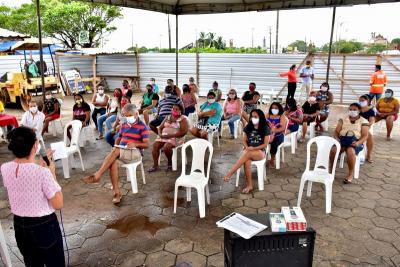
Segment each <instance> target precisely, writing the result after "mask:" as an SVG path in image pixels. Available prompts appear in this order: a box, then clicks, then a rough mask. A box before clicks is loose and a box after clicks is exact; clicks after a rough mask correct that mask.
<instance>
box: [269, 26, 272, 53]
mask: <svg viewBox="0 0 400 267" xmlns="http://www.w3.org/2000/svg"><path fill="white" fill-rule="evenodd" d="M268 29H269V53H270V54H272V27H271V26H269V27H268Z"/></svg>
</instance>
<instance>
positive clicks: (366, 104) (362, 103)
mask: <svg viewBox="0 0 400 267" xmlns="http://www.w3.org/2000/svg"><path fill="white" fill-rule="evenodd" d="M359 104H360V106H361V107H362V108H364V107H366V106H368V102H367V101H361V102H359Z"/></svg>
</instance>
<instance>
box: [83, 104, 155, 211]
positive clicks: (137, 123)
mask: <svg viewBox="0 0 400 267" xmlns="http://www.w3.org/2000/svg"><path fill="white" fill-rule="evenodd" d="M122 114H123V115H124V116H125V117H126V122H125V123H123V124H122V126H121V128H120V130H119V137H118V139H117V140H116V141H115V143H116V144H117V145H119V147H114V148H113V150H112V151H111V152H110V153H109V154H108V155H107V157H106V158H105V159H104V161H103V164H102V165H101V167H100V169H99V170H98V171H96V172H95V173H94V174H92V175H90V176H87V177H85V179H84V181H85V183H89V184H92V183H98V182H99V181H100V179H101V176H102V175H103V174H104V173H105V172H106V171H107V170H108V169H109V170H110V177H111V183H112V188H113V191H114V195H113V199H112V202H113V203H114V204H118V203H120V202H121V198H122V194H121V191H120V189H119V183H118V177H119V176H118V160H119V161H120V162H122V163H123V164H126V163H132V162H137V161H138V160H140V159H141V158H142V153H143V149H146V148H148V146H149V130H148V128H147V126H146V124H144V122H142V121H141V120H139V113H138V111H137V109H136V107H135V105H133V104H127V105H126V106H125V107H124V108H123V110H122ZM122 147H125V148H122Z"/></svg>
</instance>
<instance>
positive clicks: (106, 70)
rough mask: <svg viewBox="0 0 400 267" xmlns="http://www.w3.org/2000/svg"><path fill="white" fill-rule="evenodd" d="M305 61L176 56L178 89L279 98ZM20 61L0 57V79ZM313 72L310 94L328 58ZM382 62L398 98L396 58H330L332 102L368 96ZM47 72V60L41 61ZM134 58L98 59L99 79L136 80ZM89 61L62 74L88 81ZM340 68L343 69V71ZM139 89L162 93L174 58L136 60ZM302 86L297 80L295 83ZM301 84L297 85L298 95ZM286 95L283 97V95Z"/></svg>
mask: <svg viewBox="0 0 400 267" xmlns="http://www.w3.org/2000/svg"><path fill="white" fill-rule="evenodd" d="M305 57H306V55H287V54H199V59H198V61H197V60H196V54H180V55H179V86H182V84H183V83H187V82H188V80H189V77H191V76H193V77H195V78H196V69H197V68H198V70H199V73H198V77H199V81H198V84H199V87H200V95H205V94H206V93H207V92H208V90H209V89H210V88H211V84H212V82H213V81H218V83H219V87H220V88H221V89H222V90H223V92H224V93H225V92H227V90H228V88H231V87H232V88H236V89H237V90H238V92H239V94H241V93H243V92H244V91H246V90H247V88H248V84H249V82H255V83H256V84H257V90H258V91H259V92H260V93H263V94H277V93H278V92H280V91H281V90H282V88H283V87H284V85H285V83H286V79H285V78H281V77H279V76H278V74H279V73H280V72H286V71H287V70H288V68H289V67H290V65H292V64H296V65H299V64H300V63H301V62H303V61H304V59H305ZM21 59H23V57H22V56H3V57H0V74H3V73H4V72H6V71H18V70H19V62H20V60H21ZM34 59H35V58H34ZM312 59H313V67H314V69H315V81H314V88H318V87H319V85H320V84H321V83H322V82H323V81H325V75H326V68H327V65H326V64H327V56H326V55H322V54H316V55H313V56H312ZM377 59H378V61H379V62H380V61H381V62H382V69H383V70H384V71H385V72H386V73H387V75H388V77H389V83H388V87H390V88H393V89H394V90H395V92H396V95H397V96H399V95H400V78H398V77H399V74H400V56H385V57H379V56H376V55H368V56H367V55H333V56H332V59H331V69H330V85H331V90H332V93H333V94H334V96H335V100H334V101H335V103H349V102H353V101H355V100H356V99H357V96H359V95H361V94H364V93H368V91H369V77H370V75H371V73H372V72H373V70H374V65H375V64H376V62H377ZM45 60H46V62H47V65H48V66H49V67H50V66H52V64H51V59H50V57H49V56H45ZM135 60H136V59H135V56H134V55H98V56H97V58H96V67H97V76H102V77H106V79H107V82H108V85H109V86H110V87H111V88H115V87H119V86H120V85H121V80H122V79H123V78H120V77H115V76H118V75H121V76H130V75H131V76H135V75H136V71H137V70H136V61H135ZM92 63H93V59H91V58H76V57H64V56H60V57H59V64H60V70H61V71H64V70H68V69H71V68H77V69H79V70H80V71H81V74H82V75H83V76H84V77H92V75H93V73H92ZM343 66H344V67H343ZM139 75H140V87H141V88H144V87H145V85H146V84H147V83H148V81H149V80H150V78H155V79H156V82H157V83H158V84H159V86H160V88H162V87H164V86H165V84H166V79H168V78H172V79H175V54H157V53H154V54H150V53H149V54H140V55H139ZM299 80H300V79H299ZM300 87H301V83H300V82H299V84H298V91H299V88H300ZM286 92H287V91H286V89H285V90H283V91H282V92H281V95H282V96H285V95H286Z"/></svg>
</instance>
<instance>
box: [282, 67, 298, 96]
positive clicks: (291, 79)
mask: <svg viewBox="0 0 400 267" xmlns="http://www.w3.org/2000/svg"><path fill="white" fill-rule="evenodd" d="M279 76H281V77H288V83H287V87H288V94H287V96H286V103H287V101H288V99H289V98H294V94H295V93H296V87H297V77H296V65H295V64H293V65H292V66H290V69H289V71H288V72H285V73H280V74H279Z"/></svg>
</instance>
